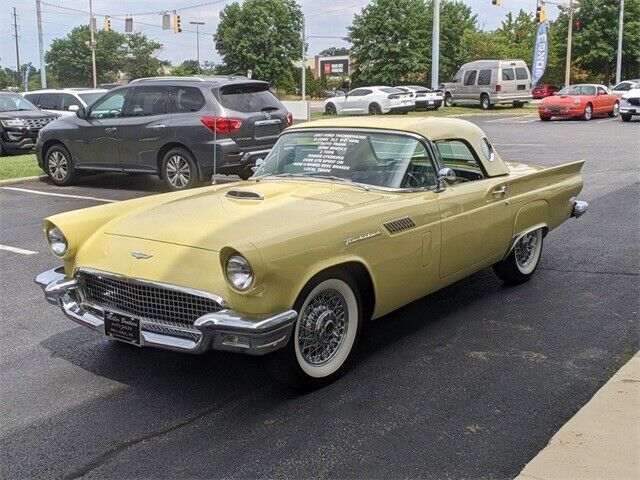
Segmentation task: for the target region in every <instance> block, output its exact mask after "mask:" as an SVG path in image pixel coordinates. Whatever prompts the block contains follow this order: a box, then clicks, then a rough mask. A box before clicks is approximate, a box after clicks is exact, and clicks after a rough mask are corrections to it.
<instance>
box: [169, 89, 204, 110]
mask: <svg viewBox="0 0 640 480" xmlns="http://www.w3.org/2000/svg"><path fill="white" fill-rule="evenodd" d="M171 96H172V97H173V104H172V105H173V107H172V108H173V110H172V111H173V112H174V113H187V112H197V111H198V110H200V109H201V108H202V107H204V104H205V100H204V95H202V92H201V91H200V89H199V88H197V87H175V88H173V89H172V90H171Z"/></svg>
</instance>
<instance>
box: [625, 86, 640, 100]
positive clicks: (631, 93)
mask: <svg viewBox="0 0 640 480" xmlns="http://www.w3.org/2000/svg"><path fill="white" fill-rule="evenodd" d="M638 97H640V88H632V89H631V90H628V91H626V92H625V93H624V94H623V95H622V98H624V99H625V100H626V99H627V98H638Z"/></svg>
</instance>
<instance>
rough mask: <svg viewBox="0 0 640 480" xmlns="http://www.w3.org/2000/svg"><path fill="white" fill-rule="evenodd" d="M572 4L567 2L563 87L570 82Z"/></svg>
mask: <svg viewBox="0 0 640 480" xmlns="http://www.w3.org/2000/svg"><path fill="white" fill-rule="evenodd" d="M573 3H574V0H569V26H568V28H567V59H566V65H565V70H564V86H565V87H568V86H569V85H570V81H571V38H572V37H573Z"/></svg>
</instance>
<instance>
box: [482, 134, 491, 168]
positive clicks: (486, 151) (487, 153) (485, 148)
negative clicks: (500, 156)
mask: <svg viewBox="0 0 640 480" xmlns="http://www.w3.org/2000/svg"><path fill="white" fill-rule="evenodd" d="M480 148H482V154H483V155H484V158H486V159H487V160H489V161H490V162H493V159H494V155H493V147H492V146H491V144H490V143H489V140H487V139H486V138H483V139H482V142H480Z"/></svg>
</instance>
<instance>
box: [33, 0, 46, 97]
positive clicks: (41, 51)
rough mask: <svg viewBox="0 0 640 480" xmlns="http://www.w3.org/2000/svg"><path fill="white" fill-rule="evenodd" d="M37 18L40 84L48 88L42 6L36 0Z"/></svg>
mask: <svg viewBox="0 0 640 480" xmlns="http://www.w3.org/2000/svg"><path fill="white" fill-rule="evenodd" d="M36 20H37V23H38V53H39V56H40V86H41V87H42V88H47V69H46V67H45V64H44V47H43V45H42V7H41V5H40V0H36Z"/></svg>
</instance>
